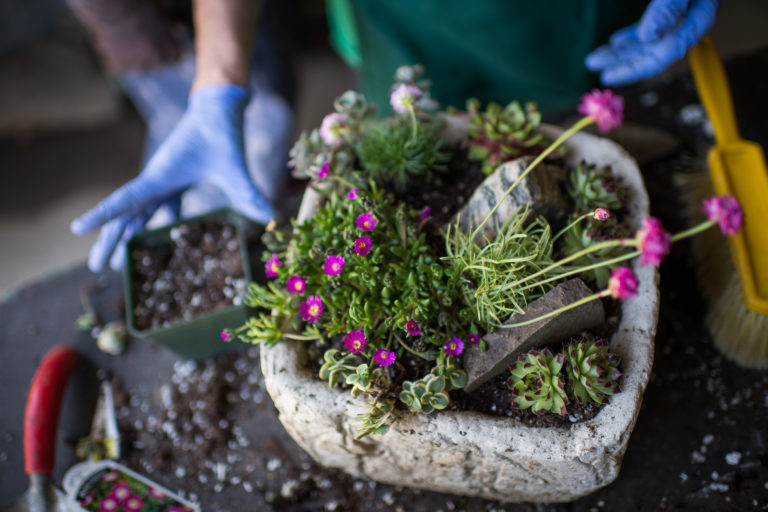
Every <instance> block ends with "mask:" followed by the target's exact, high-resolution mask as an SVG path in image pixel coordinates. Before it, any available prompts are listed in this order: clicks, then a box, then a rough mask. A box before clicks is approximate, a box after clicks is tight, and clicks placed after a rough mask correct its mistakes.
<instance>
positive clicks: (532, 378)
mask: <svg viewBox="0 0 768 512" xmlns="http://www.w3.org/2000/svg"><path fill="white" fill-rule="evenodd" d="M564 361H565V357H564V356H563V354H557V355H556V356H555V355H552V353H551V352H550V351H549V350H547V349H544V350H542V351H541V352H538V351H536V350H531V351H530V352H528V353H527V354H525V355H523V356H522V357H521V358H520V360H519V361H517V362H516V363H515V364H513V365H511V366H510V368H509V369H510V371H511V372H512V376H511V377H510V378H509V379H508V380H507V386H508V387H509V389H511V390H512V394H513V396H514V400H513V403H514V404H515V405H516V406H517V407H519V408H521V409H529V408H530V409H531V410H532V411H533V413H534V414H536V415H539V416H540V415H542V414H544V413H545V412H553V413H555V414H559V415H561V416H565V415H566V414H567V413H568V411H567V409H566V405H568V403H570V401H569V400H568V396H567V394H566V390H565V381H564V380H563V378H562V376H561V375H560V370H561V369H562V367H563V363H564Z"/></svg>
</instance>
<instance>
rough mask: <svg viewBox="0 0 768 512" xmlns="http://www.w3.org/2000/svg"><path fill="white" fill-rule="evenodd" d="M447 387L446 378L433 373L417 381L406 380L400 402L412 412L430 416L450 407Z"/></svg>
mask: <svg viewBox="0 0 768 512" xmlns="http://www.w3.org/2000/svg"><path fill="white" fill-rule="evenodd" d="M445 387H446V380H445V377H442V376H440V375H434V374H431V373H430V374H427V375H425V376H424V377H422V378H421V379H419V380H416V381H409V380H406V381H403V390H402V391H401V392H400V401H401V402H403V403H404V404H405V405H407V406H408V409H410V410H411V411H412V412H420V413H424V414H429V413H431V412H432V411H435V410H439V409H445V408H446V407H448V403H449V402H450V399H449V398H448V393H447V392H446V390H445Z"/></svg>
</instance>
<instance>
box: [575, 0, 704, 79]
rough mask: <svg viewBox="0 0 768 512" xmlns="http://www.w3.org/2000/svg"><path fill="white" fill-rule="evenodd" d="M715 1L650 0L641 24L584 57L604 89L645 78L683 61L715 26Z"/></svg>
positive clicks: (626, 30)
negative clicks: (598, 75)
mask: <svg viewBox="0 0 768 512" xmlns="http://www.w3.org/2000/svg"><path fill="white" fill-rule="evenodd" d="M717 4H718V0H653V1H652V2H651V3H650V4H649V5H648V8H647V9H646V10H645V12H644V13H643V16H642V18H640V21H639V22H638V23H636V24H634V25H631V26H629V27H626V28H623V29H621V30H619V31H618V32H616V33H615V34H614V35H613V36H611V39H610V41H609V43H608V44H607V45H604V46H601V47H599V48H597V49H595V50H594V51H593V52H592V53H590V54H589V55H587V58H586V65H587V68H588V69H589V70H590V71H594V72H596V73H600V80H601V81H602V82H603V84H605V85H609V86H618V85H625V84H629V83H633V82H636V81H638V80H641V79H643V78H648V77H650V76H653V75H655V74H656V73H660V72H661V71H663V70H665V69H666V68H667V67H668V66H669V65H671V64H672V63H673V62H675V61H676V60H678V59H681V58H683V57H685V54H686V52H687V51H688V50H689V49H690V48H692V47H693V46H694V45H695V44H696V43H697V42H698V41H699V39H701V37H702V36H703V35H705V34H706V33H707V32H709V30H710V29H711V28H712V25H713V24H714V22H715V14H716V12H717Z"/></svg>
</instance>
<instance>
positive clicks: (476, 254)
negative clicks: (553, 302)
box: [445, 210, 554, 330]
mask: <svg viewBox="0 0 768 512" xmlns="http://www.w3.org/2000/svg"><path fill="white" fill-rule="evenodd" d="M529 217H530V216H529V212H528V210H518V211H517V212H516V213H515V214H513V215H512V216H510V218H509V219H507V221H506V222H505V223H504V224H503V225H502V226H501V228H500V229H498V231H497V235H496V236H495V238H494V239H493V240H485V242H484V244H482V245H480V244H478V243H477V242H476V241H475V240H472V239H471V238H470V233H471V232H472V229H469V230H467V231H466V232H465V231H462V230H461V229H459V227H458V226H459V224H458V222H456V224H455V225H449V226H448V228H447V232H446V236H445V239H446V253H447V256H446V258H445V259H446V260H447V261H449V262H450V263H451V265H452V267H453V271H454V273H455V274H456V275H457V276H459V277H460V278H461V279H463V280H464V282H463V284H462V286H461V289H462V291H463V298H464V302H465V303H466V304H467V305H468V306H471V307H473V308H474V309H475V316H476V318H477V319H478V321H479V322H480V323H481V325H482V326H483V327H484V329H485V330H490V328H492V327H494V326H500V325H502V324H503V323H504V322H505V321H506V320H507V319H508V318H509V316H510V315H512V314H513V313H522V312H523V311H524V308H525V306H527V305H528V302H529V301H530V300H533V299H535V298H538V297H540V296H541V295H543V294H544V293H546V292H547V291H548V290H550V289H551V288H552V286H554V283H552V282H550V283H546V284H543V285H541V286H523V285H520V284H518V281H520V280H521V279H524V278H525V277H527V276H529V275H531V274H533V273H534V272H538V271H539V270H541V269H543V268H545V267H546V266H547V265H549V264H551V263H552V235H551V231H550V228H549V224H548V223H547V221H546V220H544V218H542V217H537V218H534V219H531V218H529Z"/></svg>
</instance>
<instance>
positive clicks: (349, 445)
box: [261, 127, 658, 503]
mask: <svg viewBox="0 0 768 512" xmlns="http://www.w3.org/2000/svg"><path fill="white" fill-rule="evenodd" d="M546 130H547V132H548V135H550V136H551V137H553V138H554V137H556V136H557V135H558V134H559V133H560V130H559V129H557V128H554V127H547V128H546ZM567 145H568V147H569V152H568V155H567V157H566V160H567V162H568V164H569V165H570V166H576V165H577V164H578V163H579V162H580V161H581V160H582V159H586V160H587V161H589V162H594V163H597V164H600V165H611V166H612V168H613V172H614V173H615V174H616V175H618V176H620V177H621V178H622V179H623V180H624V183H625V184H626V185H627V186H628V187H629V189H630V194H629V199H628V204H627V207H628V212H629V216H630V217H631V222H633V223H634V224H636V225H639V223H640V221H641V220H642V219H643V218H644V217H645V216H647V215H648V196H647V193H646V191H645V187H644V185H643V182H642V178H641V176H640V172H639V171H638V169H637V165H636V164H635V162H634V160H633V159H632V158H631V157H630V156H629V154H627V153H626V151H624V150H623V149H622V148H621V147H619V146H618V145H617V144H615V143H613V142H611V141H609V140H607V139H603V138H599V137H595V136H593V135H589V134H583V133H579V134H576V135H574V136H573V137H572V138H571V139H569V141H568V143H567ZM317 204H318V196H317V194H316V193H314V192H313V191H311V190H309V191H308V192H307V194H306V195H305V198H304V202H303V207H302V209H301V212H300V220H304V219H306V218H309V217H310V216H311V215H312V213H313V211H314V210H315V208H316V205H317ZM634 270H635V272H636V273H637V276H638V279H639V282H640V286H639V293H638V295H637V296H635V297H633V298H632V299H629V300H628V301H626V302H624V304H623V311H622V316H621V321H620V323H619V327H618V330H617V332H616V333H615V334H614V335H613V337H612V338H611V342H610V343H611V350H612V351H614V352H615V353H617V354H618V355H619V356H620V357H621V359H622V373H623V375H622V377H621V382H620V385H621V389H622V392H621V393H619V394H617V395H615V396H613V397H612V398H611V401H610V403H609V404H608V405H606V406H605V407H604V408H603V409H602V411H600V413H599V414H598V415H597V416H595V417H594V418H592V419H590V420H588V421H585V422H582V423H576V424H573V425H571V426H570V427H569V428H567V429H562V428H536V427H528V426H525V425H522V424H521V423H520V422H518V421H516V420H514V419H510V418H504V417H492V416H487V415H483V414H479V413H475V412H462V411H440V412H437V413H433V414H431V415H428V416H425V415H420V414H419V415H417V414H410V413H408V412H405V411H403V412H401V411H399V410H398V411H396V413H395V414H396V415H395V418H394V421H393V424H392V428H391V429H390V430H389V432H388V433H387V434H386V435H384V436H378V437H377V436H368V437H366V438H363V439H362V440H359V441H358V440H355V436H356V435H357V433H358V430H357V428H358V421H357V418H356V415H357V414H359V413H361V412H363V411H364V410H365V403H364V401H363V400H362V399H359V398H353V397H352V396H351V395H350V393H349V391H348V390H343V389H338V388H334V389H331V388H329V387H328V384H327V383H326V382H324V381H320V380H318V379H317V377H316V376H315V375H314V374H313V372H311V371H310V370H308V369H307V368H306V364H305V363H306V362H307V354H306V347H305V345H303V344H302V343H299V342H289V341H286V342H283V343H280V344H278V345H277V346H275V347H263V348H262V350H261V367H262V372H263V373H264V378H265V381H266V387H267V391H268V392H269V394H270V395H271V397H272V400H273V401H274V403H275V407H277V409H278V411H279V417H280V421H281V422H282V423H283V425H284V426H285V428H286V430H287V431H288V433H289V434H290V435H291V436H292V437H293V438H294V439H295V440H296V442H297V443H299V445H301V446H302V448H304V449H305V450H306V451H307V452H308V453H309V454H310V455H311V456H312V457H313V458H314V459H315V460H317V461H318V462H319V463H320V464H322V465H324V466H328V467H334V468H340V469H343V470H344V471H346V472H347V473H349V474H351V475H353V476H356V477H369V478H372V479H374V480H377V481H380V482H384V483H389V484H396V485H406V486H412V487H419V488H423V489H430V490H435V491H439V492H447V493H452V494H461V495H467V496H481V497H484V498H488V499H495V500H502V501H510V502H515V501H528V502H545V503H546V502H564V501H571V500H574V499H576V498H579V497H581V496H584V495H585V494H588V493H590V492H593V491H595V490H597V489H599V488H600V487H603V486H605V485H607V484H609V483H611V482H612V481H613V480H614V479H615V478H616V476H617V475H618V472H619V468H620V466H621V460H622V458H623V456H624V452H625V450H626V448H627V443H628V441H629V436H630V433H631V432H632V429H633V428H634V425H635V421H636V420H637V415H638V413H639V411H640V404H641V401H642V395H643V391H644V390H645V387H646V385H647V383H648V378H649V375H650V371H651V365H652V361H653V339H654V335H655V332H656V320H657V315H658V287H657V283H658V272H657V270H656V268H655V267H651V266H642V267H641V266H638V265H635V268H634Z"/></svg>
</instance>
